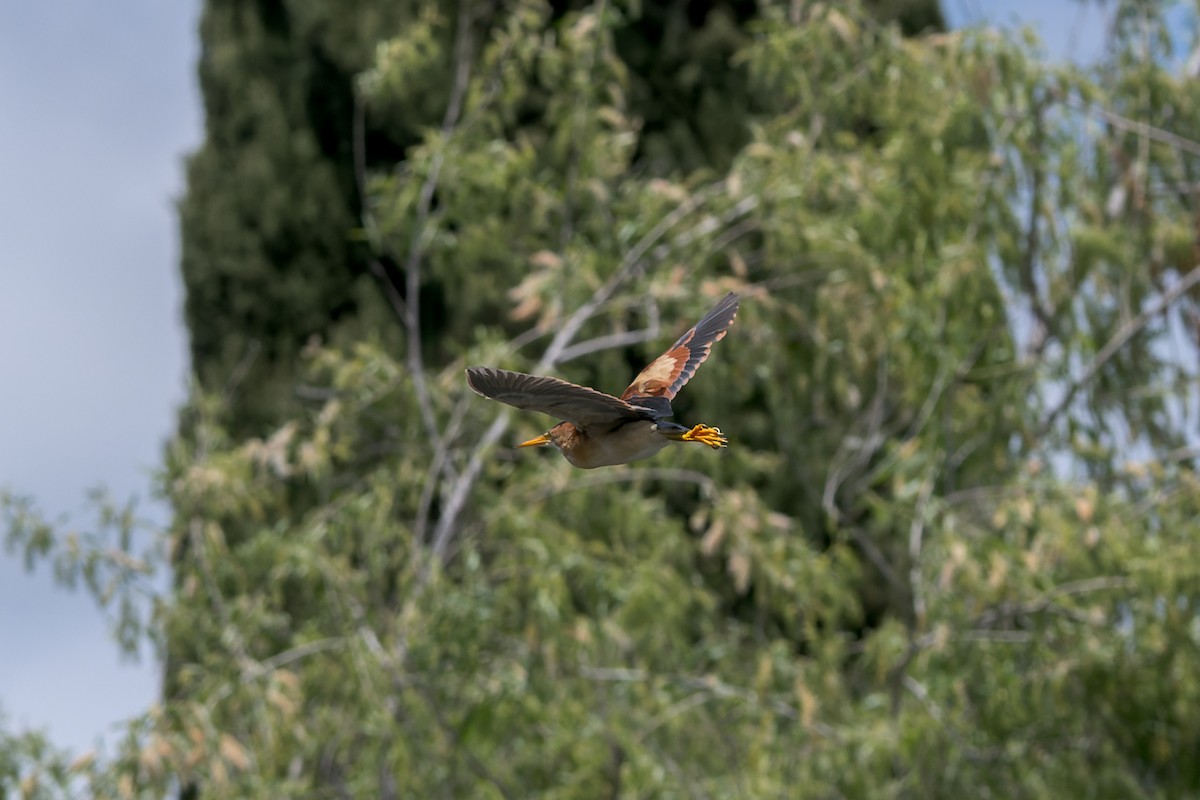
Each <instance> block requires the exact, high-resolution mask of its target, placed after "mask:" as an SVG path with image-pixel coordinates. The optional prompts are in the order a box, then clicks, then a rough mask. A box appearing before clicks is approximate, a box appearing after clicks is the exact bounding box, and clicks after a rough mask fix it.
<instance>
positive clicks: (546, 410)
mask: <svg viewBox="0 0 1200 800" xmlns="http://www.w3.org/2000/svg"><path fill="white" fill-rule="evenodd" d="M467 385H468V386H470V387H471V388H472V389H474V390H475V391H476V392H477V393H479V394H481V395H483V396H484V397H490V398H491V399H492V400H499V401H500V402H501V403H507V404H508V405H510V406H514V407H516V408H522V409H528V410H530V411H541V412H542V413H543V414H549V415H550V416H552V417H556V418H558V419H561V420H566V421H567V422H573V423H575V425H577V426H579V427H581V428H587V427H589V426H592V425H606V424H612V423H616V422H620V421H621V420H627V419H643V418H647V417H650V416H652V414H651V413H650V412H649V411H648V410H646V409H640V408H636V407H634V406H632V405H630V404H629V403H626V402H625V401H624V400H620V399H618V398H616V397H613V396H612V395H610V394H604V392H598V391H596V390H595V389H589V388H587V387H586V386H578V385H576V384H574V383H568V382H567V381H561V380H559V379H558V378H548V377H544V376H540V375H526V374H525V373H524V372H509V371H508V370H503V369H493V368H491V367H468V368H467Z"/></svg>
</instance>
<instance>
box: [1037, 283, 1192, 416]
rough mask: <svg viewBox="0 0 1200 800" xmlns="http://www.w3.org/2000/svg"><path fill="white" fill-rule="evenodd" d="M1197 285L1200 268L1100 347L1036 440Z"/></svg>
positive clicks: (1068, 389)
mask: <svg viewBox="0 0 1200 800" xmlns="http://www.w3.org/2000/svg"><path fill="white" fill-rule="evenodd" d="M1197 283H1200V266H1196V267H1193V268H1192V270H1191V271H1190V272H1189V273H1187V274H1186V275H1184V276H1183V278H1181V279H1180V280H1179V282H1178V283H1176V284H1175V285H1174V286H1172V287H1171V288H1170V289H1168V290H1167V291H1165V292H1163V293H1162V296H1161V297H1159V298H1158V300H1156V301H1155V302H1153V303H1151V304H1150V306H1149V307H1148V308H1146V309H1145V310H1144V311H1142V312H1141V313H1140V314H1138V315H1137V316H1136V317H1134V318H1133V319H1131V320H1129V321H1128V322H1126V323H1125V324H1124V325H1122V326H1121V328H1120V329H1119V330H1118V331H1117V332H1116V333H1115V334H1114V335H1113V337H1112V338H1111V339H1109V340H1108V343H1107V344H1105V345H1104V347H1102V348H1100V352H1098V353H1097V354H1096V357H1095V358H1093V359H1092V361H1091V363H1090V364H1088V365H1087V368H1086V369H1085V370H1084V371H1083V373H1082V374H1081V375H1080V376H1079V377H1078V378H1076V379H1075V380H1073V381H1071V385H1070V386H1068V387H1067V391H1066V392H1065V393H1064V394H1063V397H1062V399H1061V400H1060V401H1059V402H1058V404H1057V405H1056V406H1054V408H1053V409H1051V411H1050V413H1049V414H1047V415H1046V418H1045V419H1044V420H1042V424H1041V425H1039V426H1038V428H1037V432H1036V433H1035V434H1034V438H1035V439H1037V440H1041V439H1044V438H1045V436H1046V434H1048V433H1049V432H1050V429H1051V428H1052V427H1054V423H1055V422H1057V421H1058V418H1059V417H1060V416H1061V415H1062V413H1063V412H1064V411H1066V410H1067V408H1068V407H1069V406H1070V405H1071V401H1073V400H1074V399H1075V395H1076V394H1077V393H1078V392H1079V390H1080V389H1082V388H1083V387H1084V386H1085V385H1087V384H1088V383H1089V382H1091V380H1092V379H1093V378H1095V377H1096V375H1097V373H1099V372H1100V370H1101V369H1103V368H1104V365H1105V364H1107V363H1108V362H1109V359H1111V358H1112V357H1113V356H1114V355H1116V354H1117V351H1118V350H1120V349H1121V348H1122V347H1124V346H1125V345H1126V344H1127V343H1128V342H1129V340H1130V339H1132V338H1133V337H1134V336H1135V335H1137V333H1138V332H1140V331H1141V330H1142V329H1143V328H1144V327H1146V324H1147V323H1149V322H1150V320H1151V319H1153V318H1154V317H1156V316H1158V315H1159V314H1161V313H1162V312H1164V311H1166V310H1167V308H1168V307H1169V306H1170V305H1171V304H1172V303H1174V302H1175V301H1176V300H1178V299H1179V298H1180V297H1181V296H1182V295H1183V294H1184V293H1185V292H1187V291H1188V290H1189V289H1191V288H1192V287H1193V286H1195V285H1196V284H1197Z"/></svg>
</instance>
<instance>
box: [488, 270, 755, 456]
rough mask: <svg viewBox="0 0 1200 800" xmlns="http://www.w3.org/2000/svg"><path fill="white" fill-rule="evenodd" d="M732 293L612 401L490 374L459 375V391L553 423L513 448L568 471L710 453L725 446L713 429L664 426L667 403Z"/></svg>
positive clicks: (724, 324) (729, 305) (557, 383)
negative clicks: (685, 446) (679, 449)
mask: <svg viewBox="0 0 1200 800" xmlns="http://www.w3.org/2000/svg"><path fill="white" fill-rule="evenodd" d="M738 302H739V299H738V296H737V295H736V294H734V293H732V292H730V293H729V294H727V295H725V296H724V297H722V298H721V300H720V301H719V302H718V303H717V304H716V305H715V306H713V307H712V310H710V311H709V312H708V313H707V314H705V315H704V318H703V319H701V320H700V321H699V322H697V323H696V324H695V325H693V326H692V327H691V328H690V329H689V330H688V331H687V333H685V334H683V335H682V336H680V337H679V339H678V340H677V341H676V342H675V344H673V345H671V346H670V347H669V348H668V349H667V352H665V353H663V354H662V355H661V356H659V357H658V358H656V359H654V360H653V361H651V362H650V364H649V365H647V366H646V368H645V369H643V370H642V371H641V372H639V373H638V375H637V377H636V378H634V379H633V383H631V384H629V386H628V388H626V389H625V391H624V392H622V393H621V396H620V397H619V398H618V397H613V396H612V395H610V394H605V393H604V392H598V391H596V390H595V389H589V388H588V387H586V386H577V385H576V384H574V383H568V382H567V381H563V380H559V379H558V378H548V377H541V376H538V375H527V374H525V373H523V372H509V371H507V370H503V369H493V368H491V367H469V368H467V384H468V385H469V386H470V387H471V388H472V389H474V390H475V391H476V392H477V393H479V394H481V395H483V396H484V397H490V398H491V399H493V400H499V401H500V402H501V403H507V404H508V405H510V406H515V407H516V408H522V409H531V410H533V411H541V412H542V413H544V414H549V415H551V416H553V417H557V418H559V419H561V420H564V421H563V422H560V423H558V424H557V425H555V426H554V427H553V428H551V429H550V430H548V431H546V432H545V433H543V434H542V435H541V436H538V437H535V438H533V439H530V440H529V441H527V442H522V443H521V444H519V445H517V446H518V447H539V446H544V445H550V444H552V445H554V446H555V447H557V448H558V449H559V451H560V452H562V454H563V455H564V456H565V457H566V459H567V461H570V462H571V463H572V464H573V465H574V466H576V467H579V468H581V469H594V468H596V467H607V466H612V465H614V464H625V463H628V462H630V461H636V460H638V459H641V458H649V457H650V456H652V455H654V454H655V453H657V452H658V451H660V450H662V449H663V448H664V447H666V446H667V444H668V443H670V442H673V441H674V442H699V443H701V444H706V445H708V446H709V447H711V448H713V449H714V450H716V449H717V448H720V447H724V446H725V445H726V444H727V443H728V442H727V440H726V439H725V437H724V436H723V435H722V434H721V430H720V428H712V427H709V426H708V425H695V426H694V427H691V428H688V427H685V426H683V425H678V424H676V423H674V422H671V421H669V418H670V417H671V416H672V413H673V412H672V411H671V400H672V399H673V398H674V397H675V395H676V394H678V393H679V390H680V389H682V388H683V387H684V384H686V383H687V382H688V380H689V379H690V378H691V377H692V375H694V374H695V373H696V368H697V367H699V366H700V365H701V364H703V363H704V360H705V359H706V358H708V353H709V350H711V349H712V346H713V343H714V342H719V341H720V340H721V339H723V338H725V331H726V330H727V329H728V328H729V326H730V325H732V324H733V318H734V317H735V316H737V310H738Z"/></svg>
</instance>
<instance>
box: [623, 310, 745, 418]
mask: <svg viewBox="0 0 1200 800" xmlns="http://www.w3.org/2000/svg"><path fill="white" fill-rule="evenodd" d="M738 302H739V298H738V296H737V295H736V294H734V293H733V292H730V293H729V294H727V295H725V296H724V297H722V298H721V299H720V301H718V302H717V304H716V305H715V306H713V307H712V310H711V311H709V312H708V313H707V314H705V315H704V318H703V319H702V320H700V321H699V322H697V323H696V324H695V325H693V326H692V327H691V329H690V330H688V332H687V333H685V334H684V335H683V336H680V337H679V339H678V341H676V342H675V344H673V345H671V346H670V347H669V348H667V352H665V353H663V354H662V355H661V356H659V357H658V358H656V359H654V360H653V361H651V362H650V363H649V365H647V366H646V368H645V369H643V370H642V371H641V372H639V373H638V376H637V377H636V378H634V379H633V383H631V384H629V387H628V388H627V389H626V390H625V391H624V392H623V393H622V394H621V399H622V400H629V399H631V398H636V397H665V398H667V399H668V400H670V399H672V398H674V397H675V395H676V394H677V393H678V392H679V390H680V389H682V388H683V385H684V384H685V383H687V382H688V380H690V379H691V377H692V375H694V374H695V373H696V368H697V367H699V366H700V365H701V364H703V363H704V359H706V358H708V352H709V350H711V349H712V346H713V343H714V342H719V341H721V340H722V339H724V338H725V331H726V330H727V329H728V328H729V326H730V325H732V324H733V318H734V317H736V316H737V310H738Z"/></svg>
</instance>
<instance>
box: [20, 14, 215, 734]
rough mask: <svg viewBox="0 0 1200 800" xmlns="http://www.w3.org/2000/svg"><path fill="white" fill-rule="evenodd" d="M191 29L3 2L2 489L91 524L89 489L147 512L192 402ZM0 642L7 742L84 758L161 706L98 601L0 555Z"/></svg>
mask: <svg viewBox="0 0 1200 800" xmlns="http://www.w3.org/2000/svg"><path fill="white" fill-rule="evenodd" d="M198 13H199V2H198V0H189V1H188V2H179V0H172V2H163V0H126V2H122V3H115V4H113V3H96V2H94V1H93V0H57V2H53V3H0V176H3V178H2V180H0V219H3V220H4V230H3V234H2V235H0V375H3V384H4V391H3V392H2V393H0V485H4V486H7V487H9V488H11V489H13V490H15V491H19V492H21V493H28V494H32V495H34V496H36V498H37V499H38V501H39V503H40V505H41V507H42V508H43V509H44V510H45V511H46V512H47V513H49V514H51V515H52V516H56V517H57V516H59V515H62V514H71V515H72V518H73V519H74V520H76V521H78V522H79V523H80V524H83V523H84V522H86V515H83V514H80V513H79V512H80V510H81V508H82V505H83V500H84V496H85V492H86V490H87V489H88V488H89V487H93V486H96V485H99V484H106V485H107V486H108V487H109V488H110V489H111V490H112V491H113V492H114V493H115V494H116V495H117V496H118V497H128V496H130V495H134V494H137V495H140V496H142V497H146V495H147V494H148V475H149V472H150V470H151V469H152V468H153V467H154V465H155V464H156V463H157V462H158V461H159V453H160V449H161V445H162V442H163V441H164V440H165V438H166V437H167V436H168V435H169V433H170V431H171V427H172V420H173V409H174V408H175V407H176V406H177V405H178V404H179V403H180V401H181V400H182V398H183V396H184V391H185V375H186V339H185V334H184V330H183V326H182V323H181V315H180V303H181V288H180V281H179V278H178V270H177V267H176V263H177V260H178V237H177V232H176V224H175V213H174V200H175V198H177V197H179V196H180V194H181V193H182V190H183V169H182V159H183V156H184V154H185V153H186V152H187V151H189V150H191V149H193V148H194V147H195V146H196V145H197V144H198V143H199V141H200V137H201V131H202V117H201V112H200V101H199V92H198V88H197V85H196V80H195V78H194V72H195V70H194V63H195V61H196V58H197V55H198V52H199V47H198V42H197V38H196V33H195V31H196V25H197V22H198ZM147 511H150V512H152V513H156V514H157V515H158V517H159V518H160V519H161V518H162V516H163V514H164V512H163V510H162V509H161V508H159V509H157V510H155V509H152V508H147ZM0 642H2V643H3V644H2V645H0V711H2V712H3V713H4V714H5V716H6V717H7V723H6V725H5V727H6V728H7V729H9V730H12V729H14V728H41V729H49V732H50V733H51V735H52V736H53V738H54V739H55V740H56V741H57V742H58V743H60V744H62V745H65V746H69V747H71V748H72V749H76V750H85V749H89V748H90V747H91V745H92V744H93V743H94V741H95V739H96V737H97V736H98V735H99V734H101V733H104V732H106V731H109V730H111V726H112V724H113V723H114V722H116V721H118V720H121V719H123V718H126V717H128V716H130V715H132V714H133V713H136V712H137V711H138V710H139V709H142V708H145V707H146V706H147V705H148V704H149V703H150V702H152V700H153V699H154V697H155V695H156V693H157V691H158V681H159V677H158V666H157V665H156V664H153V663H148V662H143V663H141V664H128V663H125V664H122V663H121V659H120V658H119V657H118V655H117V651H116V648H115V647H114V646H113V645H112V644H111V642H110V640H109V638H108V630H107V627H106V625H105V622H104V619H103V617H102V616H101V615H100V613H99V611H98V610H97V609H96V607H95V605H94V603H93V602H92V601H91V599H90V598H89V597H87V596H86V595H85V594H83V593H74V594H72V593H69V592H66V591H63V590H61V589H58V588H57V587H55V586H54V585H53V583H52V582H51V580H50V579H49V576H48V574H47V570H46V569H44V568H43V569H40V570H38V571H37V572H36V573H35V574H34V575H32V576H30V575H26V574H25V573H24V572H23V571H22V568H21V565H20V564H19V562H17V561H16V560H15V559H13V558H9V557H5V556H3V555H2V554H0Z"/></svg>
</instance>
